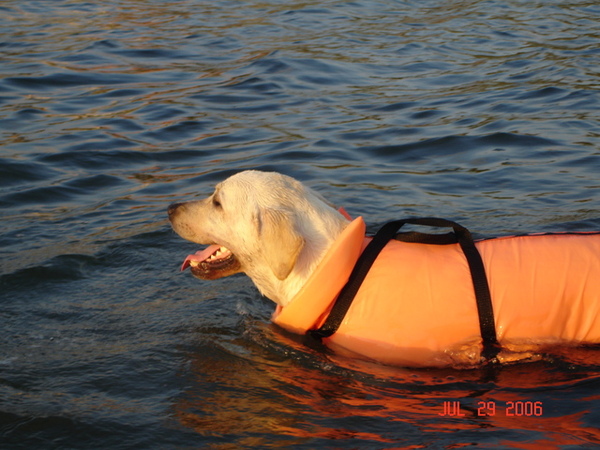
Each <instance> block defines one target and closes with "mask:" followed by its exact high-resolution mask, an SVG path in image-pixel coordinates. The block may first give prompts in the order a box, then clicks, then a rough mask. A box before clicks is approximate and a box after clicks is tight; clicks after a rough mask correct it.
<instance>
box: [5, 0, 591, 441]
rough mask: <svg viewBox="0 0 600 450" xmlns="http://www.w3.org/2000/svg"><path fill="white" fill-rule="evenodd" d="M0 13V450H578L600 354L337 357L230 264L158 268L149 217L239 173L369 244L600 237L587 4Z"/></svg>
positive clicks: (48, 4) (97, 5)
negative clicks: (465, 236)
mask: <svg viewBox="0 0 600 450" xmlns="http://www.w3.org/2000/svg"><path fill="white" fill-rule="evenodd" d="M0 25H1V27H0V61H1V63H0V131H1V135H0V142H1V144H2V146H1V147H0V189H1V191H0V214H1V222H0V223H1V228H0V323H1V331H0V446H1V447H2V448H5V447H10V448H109V447H110V448H134V447H135V448H215V449H217V448H219V449H220V448H222V449H229V448H272V447H286V446H292V447H293V448H306V449H314V448H361V449H379V448H459V447H476V448H486V447H489V448H492V447H504V448H508V447H513V448H530V449H537V448H539V449H542V448H543V449H548V448H559V447H560V448H575V447H577V446H584V445H592V444H593V443H596V444H598V443H600V432H599V431H598V423H600V407H599V406H598V390H599V387H600V357H599V355H598V351H595V350H592V349H583V350H580V351H577V352H570V353H567V354H565V355H564V357H562V358H555V359H548V360H545V361H541V362H537V363H530V364H520V365H516V366H511V367H505V368H503V369H500V370H497V371H485V370H481V371H464V370H463V371H458V370H451V369H448V370H414V369H407V368H389V367H388V368H386V367H382V366H378V365H375V364H369V363H365V362H359V361H350V360H345V359H343V358H340V357H336V356H335V355H329V354H326V353H323V352H321V351H318V350H315V349H311V348H308V347H306V346H304V345H303V344H302V343H301V342H300V341H298V340H297V339H294V338H293V336H289V335H287V334H285V333H282V332H281V330H279V329H277V328H275V327H273V326H272V325H271V324H270V320H269V319H270V314H271V312H272V309H273V305H272V303H271V302H270V301H268V300H266V299H264V298H262V297H260V295H259V294H258V293H257V291H256V290H255V288H254V287H253V286H252V284H251V282H250V281H249V280H248V279H247V278H246V277H244V276H234V277H232V278H229V279H223V280H218V281H215V282H211V283H208V282H201V281H198V280H195V279H193V278H192V277H191V276H190V275H189V274H179V273H178V267H179V265H180V263H181V260H182V259H183V257H184V256H185V255H186V254H188V253H189V252H191V251H195V250H196V248H195V246H193V244H189V243H186V242H185V241H183V240H182V239H180V238H179V237H177V236H176V235H175V234H174V233H173V232H172V231H171V230H170V228H169V225H168V224H167V222H166V207H167V205H168V204H169V203H171V202H173V201H177V200H182V199H184V198H193V197H194V196H201V195H205V194H207V193H209V192H210V191H211V189H212V187H213V185H214V184H215V183H216V182H217V181H219V180H221V179H223V178H224V177H226V176H228V175H230V174H232V173H234V172H236V171H239V170H242V169H248V168H257V169H263V170H277V171H281V172H285V173H287V174H289V175H292V176H295V177H297V178H299V179H301V180H303V181H304V182H305V183H307V184H308V185H310V186H312V187H314V188H315V189H317V190H319V191H320V192H321V193H322V194H323V195H325V196H326V197H328V198H329V199H330V200H332V201H333V202H335V203H336V204H338V205H343V206H345V207H346V209H348V211H349V212H350V213H351V214H352V215H355V216H357V215H363V216H364V217H365V218H366V220H367V222H368V224H369V229H370V230H374V229H376V227H377V225H379V224H381V223H383V222H384V221H386V220H390V219H396V218H401V217H407V216H432V215H435V216H442V217H446V218H449V219H453V220H457V221H459V222H461V223H463V224H464V225H466V226H468V227H469V228H470V229H472V230H473V231H475V233H476V234H477V235H481V236H491V235H498V234H507V233H514V232H528V231H564V230H598V229H600V204H599V202H600V176H599V175H598V174H599V173H600V160H599V156H600V152H599V150H598V148H599V145H600V133H599V129H600V128H599V119H600V91H599V87H600V84H599V80H600V78H599V76H600V39H599V38H600V7H599V6H598V4H597V2H593V1H569V2H567V1H558V0H557V1H546V2H526V1H517V0H512V1H504V2H502V1H460V2H433V1H424V2H421V1H392V0H381V1H369V0H358V1H352V2H340V1H319V2H316V1H303V2H291V1H264V2H244V1H218V0H217V1H211V2H202V1H198V0H188V1H173V2H170V1H166V2H165V1H151V0H144V1H141V0H139V1H135V0H133V1H132V0H130V1H125V0H121V1H118V0H108V1H103V2H97V1H89V2H80V1H75V0H70V1H69V0H54V1H16V0H6V1H3V2H2V3H0ZM519 408H520V409H519ZM444 411H446V413H447V414H452V416H451V417H448V416H447V415H446V416H442V415H440V414H444Z"/></svg>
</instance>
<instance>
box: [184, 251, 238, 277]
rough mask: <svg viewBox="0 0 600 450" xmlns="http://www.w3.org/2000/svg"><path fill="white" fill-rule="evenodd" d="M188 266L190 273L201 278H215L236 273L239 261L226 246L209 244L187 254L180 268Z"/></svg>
mask: <svg viewBox="0 0 600 450" xmlns="http://www.w3.org/2000/svg"><path fill="white" fill-rule="evenodd" d="M188 267H189V268H190V270H191V271H192V275H194V276H195V277H198V278H201V279H203V280H216V279H217V278H222V277H226V276H229V275H233V274H234V273H238V272H239V271H240V269H241V265H240V262H239V261H238V259H237V258H236V257H235V255H234V254H233V253H232V252H231V251H230V250H229V249H227V248H226V247H223V246H220V245H210V246H208V247H207V248H205V249H204V250H200V251H198V252H196V253H194V254H193V255H188V256H187V258H185V260H184V261H183V264H182V265H181V270H185V269H187V268H188Z"/></svg>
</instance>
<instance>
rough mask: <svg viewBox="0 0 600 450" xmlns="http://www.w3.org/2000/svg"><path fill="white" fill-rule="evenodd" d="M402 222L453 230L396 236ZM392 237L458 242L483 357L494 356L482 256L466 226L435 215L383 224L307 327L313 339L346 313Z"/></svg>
mask: <svg viewBox="0 0 600 450" xmlns="http://www.w3.org/2000/svg"><path fill="white" fill-rule="evenodd" d="M405 224H413V225H423V226H430V227H440V228H448V227H450V228H452V229H453V231H454V233H448V234H443V235H434V234H424V233H416V232H410V233H401V234H398V235H396V233H397V232H398V230H399V229H400V228H401V227H402V226H403V225H405ZM393 238H396V239H398V240H401V241H404V242H414V243H427V244H438V245H445V244H454V243H457V242H458V243H459V245H460V247H461V249H462V251H463V253H464V254H465V257H466V259H467V263H468V265H469V269H470V273H471V279H472V282H473V288H474V290H475V299H476V301H477V313H478V315H479V328H480V331H481V337H482V340H483V352H482V356H483V357H484V358H485V359H486V360H491V359H493V358H494V357H495V356H496V355H497V354H498V351H499V348H500V345H499V343H498V340H497V338H496V328H495V324H494V311H493V308H492V299H491V295H490V289H489V286H488V282H487V278H486V275H485V267H484V265H483V261H482V259H481V255H480V254H479V252H478V251H477V248H476V247H475V243H474V242H473V237H472V236H471V233H470V232H469V230H467V229H466V228H465V227H463V226H461V225H459V224H457V223H456V222H452V221H450V220H446V219H438V218H434V217H425V218H420V219H404V220H396V221H393V222H389V223H387V224H385V225H384V226H383V227H381V229H380V230H379V231H378V232H377V233H376V234H375V236H374V237H373V240H372V241H371V242H370V243H369V245H367V247H366V248H365V249H364V251H363V252H362V254H361V256H360V257H359V259H358V261H357V263H356V265H355V266H354V269H353V270H352V273H351V274H350V278H349V280H348V282H347V283H346V285H345V286H344V287H343V288H342V290H341V291H340V294H339V296H338V298H337V300H336V302H335V304H334V305H333V308H332V309H331V312H330V313H329V316H328V317H327V319H326V320H325V322H324V323H323V325H322V326H321V327H320V328H319V329H316V330H309V331H308V332H307V333H308V334H309V335H311V336H312V337H314V338H316V339H322V338H326V337H329V336H331V335H333V334H334V333H335V332H336V331H337V329H338V328H339V326H340V325H341V323H342V321H343V320H344V316H345V315H346V313H347V312H348V309H349V308H350V305H351V304H352V300H354V297H355V295H356V293H357V292H358V290H359V288H360V286H361V284H362V282H363V280H364V279H365V277H366V276H367V273H368V272H369V270H370V268H371V266H372V265H373V263H374V262H375V259H376V258H377V256H378V255H379V253H380V252H381V250H382V249H383V247H385V246H386V244H387V243H388V242H389V241H390V240H391V239H393Z"/></svg>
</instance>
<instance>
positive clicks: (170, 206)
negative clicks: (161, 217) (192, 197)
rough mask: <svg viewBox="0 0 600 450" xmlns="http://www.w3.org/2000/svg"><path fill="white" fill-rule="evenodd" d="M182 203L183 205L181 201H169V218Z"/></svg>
mask: <svg viewBox="0 0 600 450" xmlns="http://www.w3.org/2000/svg"><path fill="white" fill-rule="evenodd" d="M182 205H183V203H171V204H170V205H169V208H167V214H169V219H170V218H172V217H173V216H174V215H175V213H176V212H177V209H178V208H179V207H180V206H182Z"/></svg>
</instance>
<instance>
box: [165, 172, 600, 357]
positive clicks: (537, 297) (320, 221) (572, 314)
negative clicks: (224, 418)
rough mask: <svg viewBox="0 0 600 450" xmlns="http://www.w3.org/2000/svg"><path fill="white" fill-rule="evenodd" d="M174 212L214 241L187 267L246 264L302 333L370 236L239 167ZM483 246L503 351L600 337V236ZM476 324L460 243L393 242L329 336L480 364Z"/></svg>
mask: <svg viewBox="0 0 600 450" xmlns="http://www.w3.org/2000/svg"><path fill="white" fill-rule="evenodd" d="M168 212H169V219H170V221H171V223H172V226H173V228H174V230H175V231H176V232H177V233H178V234H179V235H180V236H181V237H183V238H185V239H187V240H190V241H192V242H196V243H198V244H207V245H209V246H208V248H206V249H205V250H203V251H199V252H197V253H196V254H193V255H190V256H188V257H187V258H186V259H185V261H184V263H183V266H182V270H183V269H185V268H187V267H190V268H191V271H192V273H193V274H194V276H196V277H198V278H202V279H206V280H213V279H216V278H220V277H224V276H228V275H232V274H234V273H237V272H245V273H246V274H247V275H248V276H250V278H251V279H252V281H253V282H254V284H255V285H256V286H257V287H258V289H259V290H260V292H261V293H262V294H263V295H265V296H266V297H268V298H269V299H271V300H273V301H274V302H275V303H277V305H278V306H277V310H276V312H275V314H274V316H273V319H274V321H275V323H277V324H279V325H281V326H282V327H284V328H286V329H288V330H291V331H293V332H297V333H305V332H307V331H308V330H314V329H316V328H319V326H320V325H321V324H322V323H323V322H324V320H325V318H326V317H327V316H328V315H329V312H330V310H331V308H332V305H333V303H334V301H335V299H336V297H337V296H338V294H339V293H340V290H341V289H342V287H343V286H344V284H345V283H346V281H347V280H348V279H349V277H350V273H351V271H352V269H353V267H354V264H355V263H356V261H357V259H358V258H359V256H360V254H361V252H362V251H363V249H364V248H365V246H366V245H367V244H368V242H369V239H370V238H367V237H365V225H364V222H363V221H362V218H357V219H355V220H350V218H349V216H348V215H347V214H346V213H345V212H344V211H341V212H340V211H338V210H337V209H336V208H335V207H334V206H333V205H331V204H330V203H328V202H327V201H326V200H325V199H323V198H322V197H321V196H320V195H319V194H317V193H316V192H314V191H313V190H311V189H309V188H308V187H306V186H304V185H303V184H302V183H300V182H298V181H296V180H294V179H293V178H290V177H288V176H285V175H281V174H278V173H265V172H259V171H245V172H240V173H238V174H236V175H233V176H232V177H230V178H228V179H227V180H225V181H223V182H222V183H220V184H218V185H217V187H216V189H215V191H214V193H213V194H212V195H211V196H210V197H208V198H206V199H204V200H198V201H191V202H187V203H175V204H173V205H171V206H170V207H169V211H168ZM476 248H477V251H478V252H479V254H480V256H481V259H482V262H483V264H484V266H485V273H484V276H486V277H487V282H488V283H489V292H490V296H491V301H492V303H493V313H494V314H493V317H492V318H491V323H492V329H494V327H495V331H496V332H497V335H498V341H497V342H499V345H500V346H501V347H502V351H501V353H500V354H499V355H498V360H500V361H507V360H510V359H513V360H514V359H521V358H523V357H531V355H532V352H539V351H548V349H550V348H552V347H553V346H556V345H565V344H567V345H577V344H582V343H600V282H598V280H600V233H570V234H552V235H542V236H519V237H507V238H497V239H490V240H484V241H478V242H477V243H476ZM480 321H482V319H481V316H480V315H479V316H478V306H477V305H476V300H475V294H474V292H473V282H472V281H471V274H470V271H469V267H468V265H467V263H466V260H465V255H464V254H463V252H462V251H461V248H460V246H459V245H458V244H452V245H427V244H414V243H407V242H399V241H395V240H392V241H390V242H389V243H387V244H386V246H385V247H384V249H383V250H382V251H381V253H380V254H379V256H378V257H377V259H376V260H375V262H374V264H373V266H372V267H371V269H370V270H369V272H368V274H367V276H366V278H365V279H364V281H363V283H362V285H361V286H360V290H359V291H358V293H357V294H356V296H355V298H354V300H353V303H352V304H351V306H350V309H349V310H348V311H347V314H346V316H345V317H344V319H343V321H342V323H341V325H340V327H339V329H337V331H335V334H333V335H332V336H330V337H327V338H326V339H324V342H325V343H327V344H328V345H331V346H333V347H336V348H337V349H343V350H344V351H345V352H346V353H350V354H352V355H359V356H361V357H366V358H370V359H375V360H377V361H381V362H384V363H391V364H401V365H411V366H445V365H460V366H465V365H468V366H474V365H478V364H480V363H481V362H482V359H481V356H482V335H483V334H484V333H483V332H482V329H480V327H479V324H480ZM482 322H483V321H482ZM515 355H517V356H515Z"/></svg>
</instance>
